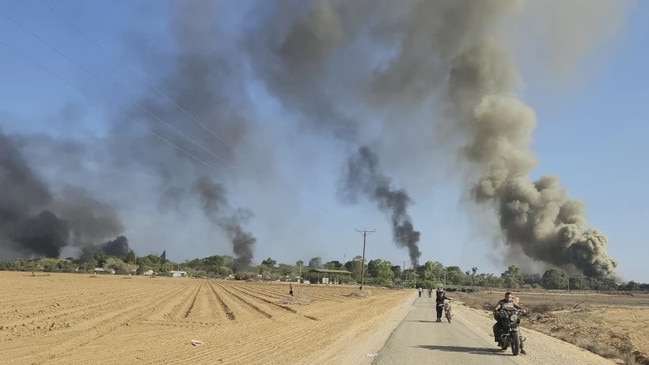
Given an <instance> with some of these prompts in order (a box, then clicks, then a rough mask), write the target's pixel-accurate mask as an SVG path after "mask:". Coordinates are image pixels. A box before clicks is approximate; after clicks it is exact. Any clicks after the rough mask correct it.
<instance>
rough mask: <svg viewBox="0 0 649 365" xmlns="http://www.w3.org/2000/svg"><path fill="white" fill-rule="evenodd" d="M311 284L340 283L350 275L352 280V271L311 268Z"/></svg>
mask: <svg viewBox="0 0 649 365" xmlns="http://www.w3.org/2000/svg"><path fill="white" fill-rule="evenodd" d="M309 274H310V279H311V284H320V283H322V284H330V283H332V282H333V283H334V284H340V282H341V279H342V278H344V277H348V278H349V279H350V280H351V275H352V273H351V272H349V271H347V270H327V269H310V270H309Z"/></svg>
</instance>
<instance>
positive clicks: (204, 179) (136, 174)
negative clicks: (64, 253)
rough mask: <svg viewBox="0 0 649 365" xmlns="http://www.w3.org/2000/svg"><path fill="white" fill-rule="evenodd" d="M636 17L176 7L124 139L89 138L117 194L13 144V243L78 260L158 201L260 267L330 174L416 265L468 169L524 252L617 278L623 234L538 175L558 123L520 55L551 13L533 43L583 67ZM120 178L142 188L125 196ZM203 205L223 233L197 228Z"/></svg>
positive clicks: (208, 221)
mask: <svg viewBox="0 0 649 365" xmlns="http://www.w3.org/2000/svg"><path fill="white" fill-rule="evenodd" d="M626 6H627V4H626V2H622V1H620V2H607V1H592V2H588V5H584V6H582V7H575V6H574V4H573V3H570V4H567V3H565V2H559V1H556V2H548V3H547V5H546V3H545V2H544V3H542V4H539V3H531V2H530V3H528V2H525V1H517V0H487V1H457V0H448V1H415V0H412V1H400V2H395V1H383V0H358V1H353V2H349V1H336V0H332V1H304V0H300V1H290V0H285V1H241V2H215V1H202V0H193V1H185V2H171V3H170V6H169V8H168V9H166V8H165V11H167V10H168V14H166V15H167V16H168V19H164V20H165V23H164V26H163V28H164V31H163V32H162V33H161V34H154V35H152V34H149V33H146V32H142V34H132V33H129V34H128V37H129V38H128V40H127V42H126V44H127V45H128V47H129V48H128V52H130V54H129V55H130V57H132V59H135V60H137V62H139V63H138V66H139V68H137V69H141V70H143V71H142V72H139V71H137V72H134V71H132V70H131V71H130V72H128V76H124V75H122V76H121V77H123V78H124V80H127V81H125V82H124V83H125V84H126V85H129V86H132V85H136V86H132V87H131V88H130V89H129V90H130V92H131V93H133V94H134V95H130V94H129V93H124V94H123V95H112V96H111V97H112V98H113V99H114V102H113V103H112V104H111V105H117V106H118V107H116V108H114V109H111V110H110V111H107V113H108V114H109V116H108V117H106V119H107V122H106V125H105V127H106V132H105V134H103V135H101V137H97V138H94V139H92V140H91V141H90V140H83V141H82V142H79V143H80V144H81V145H82V147H83V148H82V149H81V151H79V152H78V153H75V154H74V158H75V159H81V160H84V161H85V160H91V161H92V163H91V164H87V165H84V164H82V166H78V165H79V164H72V165H73V166H77V170H76V171H75V174H78V175H79V176H84V177H86V178H88V176H96V177H97V178H96V180H99V181H97V182H95V183H94V184H93V185H92V186H91V187H88V188H86V187H85V186H84V188H83V189H82V188H80V187H78V186H76V185H74V184H72V185H70V184H63V183H62V182H61V181H49V180H56V179H57V178H59V176H61V175H60V174H58V175H56V176H54V175H55V174H43V176H39V175H38V174H37V173H36V172H35V171H39V168H44V166H40V165H39V164H38V162H34V161H35V160H36V159H34V158H32V159H29V161H28V160H26V159H25V158H24V156H22V155H21V150H20V148H19V146H18V145H17V143H16V141H15V140H14V139H13V137H12V136H8V135H2V134H0V152H1V154H0V161H1V163H2V165H1V168H2V174H3V175H2V189H1V190H0V198H1V199H2V205H0V217H1V219H2V220H1V221H0V241H1V242H2V246H1V247H2V250H3V251H4V250H11V251H12V252H14V253H16V254H18V253H28V254H30V255H58V254H60V252H61V250H62V248H64V247H66V246H74V247H88V246H92V247H96V246H94V245H97V243H98V242H104V243H105V242H108V240H110V239H112V238H114V237H118V236H119V235H121V234H122V233H124V232H125V231H129V230H136V231H137V230H142V229H143V228H141V227H146V226H147V225H146V224H143V223H142V222H139V221H138V222H135V219H134V221H126V220H120V219H118V215H117V213H116V211H120V212H128V211H129V210H130V209H135V207H137V208H138V209H143V210H145V211H146V212H147V214H151V211H150V210H147V209H148V208H141V206H143V205H146V206H147V207H148V206H149V205H152V206H154V209H153V210H155V211H156V214H158V215H159V216H160V217H162V216H164V217H165V219H168V221H166V222H168V224H167V225H168V227H160V226H163V224H161V223H159V222H157V221H156V218H155V217H154V218H151V221H153V222H154V223H152V224H150V226H153V227H155V230H159V236H157V237H162V238H164V239H165V244H167V245H170V246H172V247H173V246H175V247H176V248H177V250H176V252H184V250H183V249H182V248H178V247H183V245H184V244H185V243H184V242H177V241H183V240H182V239H181V240H179V239H178V237H184V236H185V235H187V234H189V233H186V232H185V231H183V229H182V228H181V227H182V226H183V225H187V224H189V223H188V222H187V221H192V222H191V224H194V225H195V226H192V227H191V228H185V229H186V230H187V232H189V231H192V230H197V227H198V226H200V227H202V225H206V226H209V227H217V229H218V230H219V232H220V233H222V234H223V235H224V237H225V239H227V241H228V242H227V245H228V248H229V249H231V250H232V253H233V254H234V256H235V258H236V262H237V265H238V267H245V266H249V265H250V264H251V263H252V261H253V259H254V254H255V251H256V250H259V249H260V248H267V247H274V246H273V245H274V244H275V242H277V241H280V240H287V238H286V237H285V236H276V235H275V231H276V230H278V229H279V228H278V227H279V226H285V225H286V226H288V225H289V223H290V222H292V221H294V220H296V217H298V216H300V215H301V214H302V212H299V211H298V209H297V208H295V207H296V206H298V205H299V204H294V202H293V201H292V200H297V199H298V198H299V197H298V195H297V194H290V195H289V196H288V197H287V196H285V195H282V196H281V197H277V196H276V195H278V194H274V192H276V191H277V190H279V188H280V186H282V185H290V186H291V187H293V186H295V185H299V184H303V185H300V188H301V189H304V191H307V193H309V190H308V185H309V184H315V183H317V182H319V180H320V179H318V177H319V176H322V177H323V178H322V179H323V180H324V179H325V177H326V178H327V180H325V181H327V182H329V181H331V182H332V183H331V185H336V182H338V183H339V184H340V185H338V186H334V188H333V189H330V191H332V194H336V193H338V194H339V197H341V198H342V200H343V201H344V202H346V203H350V202H352V203H356V204H357V205H361V206H362V205H365V204H368V202H367V201H365V199H367V200H369V204H368V205H370V207H371V208H372V209H376V208H378V211H379V212H380V213H381V214H387V215H388V217H389V222H390V227H389V229H390V230H391V231H392V240H393V242H394V243H395V244H396V245H397V247H399V248H403V249H406V250H407V251H408V255H409V258H410V261H411V263H412V264H413V265H414V264H417V263H418V262H419V260H420V258H421V256H422V248H423V247H427V248H428V246H420V240H421V241H422V244H424V243H425V245H430V246H431V247H432V248H433V249H434V248H435V247H434V240H435V238H434V237H425V235H424V237H421V236H422V235H421V233H420V231H422V229H421V228H419V230H415V228H414V226H413V221H416V222H420V221H421V222H425V224H426V225H428V226H432V228H431V230H432V231H433V232H434V231H435V222H434V221H429V219H428V217H419V216H416V215H414V213H413V210H412V209H409V208H411V205H412V204H413V201H418V202H421V201H422V200H423V199H421V198H420V196H427V194H428V193H429V192H430V191H432V190H435V189H437V188H438V186H436V184H439V183H440V182H439V180H435V179H433V178H432V176H433V173H432V172H430V171H435V170H441V169H443V168H448V166H451V168H452V169H453V170H458V171H461V174H462V177H461V179H462V183H464V184H465V186H463V189H464V191H466V193H467V194H471V198H472V200H473V202H474V203H475V204H478V205H480V206H484V207H488V208H489V209H492V213H491V214H492V215H493V216H495V217H496V218H497V221H498V223H499V227H495V230H497V231H498V232H501V233H502V237H503V241H502V242H501V243H502V246H503V247H504V248H505V249H506V250H509V253H510V254H513V253H519V252H520V253H522V254H523V255H525V256H526V257H527V258H529V259H532V260H534V261H536V262H540V263H542V264H544V265H547V266H558V267H571V268H575V269H576V270H577V271H579V272H582V273H584V274H587V275H596V276H599V275H611V274H614V272H615V268H616V265H617V264H616V262H615V261H614V260H613V259H611V258H610V257H609V256H608V253H607V250H606V247H607V238H606V236H605V235H604V234H603V233H601V232H599V231H598V230H596V229H595V228H592V227H590V225H589V223H588V220H587V219H586V212H585V208H584V207H585V205H584V204H583V203H581V202H579V201H577V200H575V199H573V198H571V197H570V195H569V193H568V191H567V190H566V188H565V187H563V186H561V183H560V179H559V177H557V176H543V177H541V178H539V179H537V180H536V181H533V179H532V178H531V174H532V173H533V172H534V171H535V169H536V168H537V164H538V161H537V157H536V155H535V153H534V151H533V150H532V148H531V143H532V140H533V133H534V130H535V127H536V125H537V123H543V121H537V118H536V115H535V112H534V110H532V108H531V107H530V106H528V105H526V104H525V102H524V100H523V98H522V97H521V88H522V87H523V85H524V83H523V80H522V76H521V74H520V71H519V67H518V65H517V60H519V57H518V56H519V55H518V54H517V51H520V49H519V48H516V47H515V46H514V45H517V46H520V44H521V40H520V39H519V38H518V37H519V33H525V32H523V31H522V30H521V29H522V28H521V29H519V27H522V25H521V24H525V22H526V21H527V20H530V19H532V20H531V21H534V22H538V23H539V24H545V23H544V20H547V19H549V18H551V19H552V24H553V26H552V27H541V26H540V27H537V28H534V32H536V33H535V34H534V35H535V37H536V38H535V39H540V40H543V41H542V42H539V44H538V47H537V45H536V44H535V45H534V46H531V45H530V44H524V45H523V46H524V47H533V48H537V51H538V52H544V53H545V52H547V53H548V54H553V55H555V56H553V57H552V63H553V64H560V65H561V70H563V71H564V72H568V71H565V70H570V69H571V65H574V64H575V63H576V62H577V60H578V59H579V58H580V57H581V56H583V54H585V53H587V52H589V51H590V50H592V48H593V47H596V46H597V45H598V44H599V43H600V40H601V39H605V38H607V37H608V36H609V35H610V34H611V33H612V32H614V31H615V29H617V25H619V24H622V23H623V19H624V14H625V10H626ZM586 8H587V9H586ZM580 9H582V10H583V9H585V10H583V13H582V12H581V11H582V10H580ZM564 10H565V11H564ZM606 13H611V14H615V22H614V23H615V24H614V25H610V24H609V25H607V26H606V27H600V25H601V18H602V14H606ZM539 14H541V15H539ZM552 14H561V16H558V17H552ZM539 17H540V18H539ZM575 19H579V21H575ZM548 28H550V29H548ZM602 28H605V29H602ZM525 34H526V33H525ZM551 40H561V42H560V44H557V43H555V42H552V41H551ZM134 45H135V46H134ZM567 50H569V51H570V52H568V51H567ZM523 59H524V57H523ZM121 69H122V71H124V72H125V70H124V69H123V67H122V68H121ZM125 74H126V72H125ZM142 75H145V76H142ZM115 77H116V78H117V77H118V75H116V76H115ZM134 89H137V90H135V91H134ZM117 94H119V93H117ZM62 138H63V137H62ZM368 146H373V147H372V148H369V147H368ZM90 151H93V153H90ZM56 156H60V155H58V154H57V155H54V156H51V157H50V158H49V159H48V163H49V164H52V163H53V162H56ZM66 156H67V155H66ZM80 156H81V157H80ZM72 159H73V157H72V156H69V157H65V158H64V157H60V158H59V160H60V161H59V163H60V164H64V163H68V162H69V161H71V160H72ZM312 160H314V161H318V162H319V164H316V163H314V164H313V165H310V161H312ZM75 161H76V160H75ZM305 161H308V162H309V164H307V163H305ZM379 161H381V163H379ZM30 163H34V166H31V165H30ZM43 165H45V164H44V163H43ZM88 166H90V167H88ZM69 168H72V167H69ZM340 171H342V174H341V175H339V176H338V175H337V176H335V177H333V178H331V177H330V176H328V175H331V174H338V173H340ZM115 176H118V177H119V178H120V179H119V180H120V181H127V182H128V183H124V182H122V183H121V184H111V182H110V178H115ZM313 176H315V178H314V177H313ZM433 180H434V181H433ZM250 181H252V183H251V182H250ZM393 181H398V182H399V187H398V188H397V187H394V186H393ZM293 184H295V185H293ZM422 185H423V187H422ZM52 186H56V189H55V190H56V191H55V192H53V191H54V190H53V188H52ZM336 188H338V191H336ZM130 190H132V191H130ZM104 194H106V195H107V196H110V197H111V199H109V201H110V203H108V202H105V201H104V200H105V199H103V195H104ZM196 198H198V199H196ZM360 198H364V199H360ZM241 201H244V203H243V204H240V202H241ZM116 204H117V205H116ZM303 204H304V205H307V204H306V203H303ZM278 206H280V207H278ZM436 208H438V209H441V208H439V207H436ZM316 209H317V208H316ZM196 211H198V212H199V213H200V214H201V215H202V217H201V219H202V220H204V222H203V221H201V222H199V223H197V222H196V219H197V217H196V216H194V215H192V214H193V213H194V212H196ZM133 214H134V213H133ZM411 215H412V216H411ZM187 217H189V218H187ZM253 217H255V219H254V220H253V219H252V218H253ZM137 219H141V218H137ZM183 219H186V221H183ZM263 222H272V224H271V223H268V226H269V227H266V232H265V233H264V234H265V235H266V236H263V237H262V235H261V234H262V233H258V232H254V234H253V231H254V230H253V228H252V227H263V224H264V223H263ZM138 223H139V225H138ZM344 223H349V222H344ZM316 224H317V223H316ZM351 225H352V226H354V225H355V224H353V223H352V224H351ZM150 226H149V227H150ZM28 227H29V228H28ZM32 227H38V228H32ZM132 227H135V228H132ZM200 227H199V228H200ZM352 228H353V227H346V228H345V227H337V228H336V229H338V230H341V231H344V230H351V229H352ZM308 230H309V229H308V228H307V229H305V231H308ZM204 231H209V230H204ZM287 231H288V232H291V231H290V230H289V229H287ZM211 233H212V232H211V231H209V233H208V234H204V235H203V236H202V237H201V238H200V240H201V241H202V242H204V243H205V245H206V246H205V247H204V249H205V250H209V252H207V253H206V254H205V256H208V255H211V254H217V253H218V254H220V253H223V252H221V249H222V248H223V245H222V242H221V241H222V240H223V237H218V236H217V237H212V236H211ZM140 234H141V233H140ZM295 236H296V237H293V238H290V240H291V241H290V242H291V244H292V245H294V246H298V245H300V249H303V250H304V251H305V252H312V251H310V249H307V246H308V245H309V243H308V240H305V239H303V238H302V237H298V235H297V234H296V235H295ZM44 237H47V239H44ZM129 237H131V236H130V235H129ZM256 237H260V240H259V241H260V242H263V243H264V245H266V246H261V245H259V244H258V243H257V238H256ZM131 243H132V244H136V245H137V243H135V241H132V242H131ZM117 246H118V247H117V248H119V247H121V246H120V244H119V242H118V243H117ZM321 246H322V245H321ZM172 247H160V248H159V249H158V251H162V249H167V250H168V251H169V253H171V252H173V249H172ZM122 248H124V247H122ZM318 249H324V248H323V247H318ZM433 249H431V251H430V252H434V250H433ZM289 251H292V248H289ZM300 252H303V251H300ZM331 254H332V255H334V253H331ZM335 254H336V255H337V254H338V253H335ZM170 256H171V255H170ZM170 259H172V260H174V259H176V258H174V257H170ZM430 259H432V260H435V259H436V258H435V257H431V258H430Z"/></svg>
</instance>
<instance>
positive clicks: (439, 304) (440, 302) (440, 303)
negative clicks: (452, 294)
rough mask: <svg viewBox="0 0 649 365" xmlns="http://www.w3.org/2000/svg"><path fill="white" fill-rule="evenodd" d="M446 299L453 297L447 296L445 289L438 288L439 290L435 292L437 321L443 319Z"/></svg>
mask: <svg viewBox="0 0 649 365" xmlns="http://www.w3.org/2000/svg"><path fill="white" fill-rule="evenodd" d="M445 300H452V298H449V297H447V296H446V292H444V289H442V288H438V289H437V292H436V293H435V309H436V310H437V322H441V321H442V312H443V311H444V301H445Z"/></svg>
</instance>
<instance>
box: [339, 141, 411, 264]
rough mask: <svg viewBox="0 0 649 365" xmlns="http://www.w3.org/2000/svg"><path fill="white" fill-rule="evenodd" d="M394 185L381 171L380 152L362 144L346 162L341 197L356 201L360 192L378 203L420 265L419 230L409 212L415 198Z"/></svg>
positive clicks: (395, 235)
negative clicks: (414, 225) (414, 226)
mask: <svg viewBox="0 0 649 365" xmlns="http://www.w3.org/2000/svg"><path fill="white" fill-rule="evenodd" d="M391 185H392V181H391V179H390V178H389V177H387V176H386V175H384V174H383V173H382V172H381V168H380V164H379V156H378V154H376V153H375V152H374V151H372V150H371V149H370V148H369V147H367V146H363V147H360V148H359V149H358V152H357V153H356V154H354V155H353V156H350V158H349V160H348V162H347V166H346V169H345V172H344V174H343V179H342V184H341V187H340V190H339V196H340V197H342V198H343V199H345V200H347V201H351V202H355V201H356V200H357V198H358V196H359V195H362V196H365V197H367V198H368V199H370V200H371V201H373V202H375V203H377V205H378V208H379V209H380V210H381V211H383V212H385V213H388V215H389V217H390V221H391V223H392V239H393V240H394V243H395V244H396V245H397V246H399V247H405V248H407V249H408V255H409V256H410V262H411V263H412V265H413V267H417V266H418V264H419V258H420V257H421V251H420V250H419V247H418V243H419V236H420V232H419V231H415V230H414V228H413V225H412V219H411V218H410V216H409V215H408V206H409V205H410V204H411V203H412V200H411V199H410V197H409V196H408V193H406V192H405V191H404V190H398V189H395V188H393V187H392V186H391Z"/></svg>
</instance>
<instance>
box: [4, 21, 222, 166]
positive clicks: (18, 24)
mask: <svg viewBox="0 0 649 365" xmlns="http://www.w3.org/2000/svg"><path fill="white" fill-rule="evenodd" d="M0 15H2V16H3V17H5V18H6V19H9V20H10V21H11V22H12V23H14V24H16V25H17V26H18V27H20V28H21V29H23V30H25V31H26V32H28V33H29V34H31V35H32V36H33V37H34V38H36V39H38V40H39V41H40V42H41V43H43V44H44V45H46V46H47V47H49V48H50V49H51V50H53V51H54V52H56V53H57V54H59V55H60V56H61V57H63V58H65V59H66V60H67V61H68V62H70V63H71V64H73V65H74V66H76V67H78V68H79V69H81V70H82V71H84V72H85V73H86V74H88V75H89V76H90V77H92V78H93V79H94V80H96V81H98V82H99V83H102V84H106V83H105V82H104V81H102V80H100V79H99V78H97V77H96V76H95V75H93V73H92V72H90V71H89V70H88V69H86V68H85V67H83V66H82V65H80V64H79V63H78V62H76V61H75V60H73V59H72V58H71V57H69V56H68V55H66V54H65V53H63V52H62V51H61V50H59V49H58V48H57V47H55V46H54V45H52V44H51V43H49V42H48V41H46V40H45V39H43V38H42V37H41V36H40V35H38V34H37V33H36V32H34V31H32V30H31V29H29V28H27V27H26V26H24V25H23V24H22V23H20V22H19V21H17V20H16V19H14V18H13V17H11V16H9V15H7V14H6V13H4V12H3V11H1V10H0ZM107 86H109V87H112V85H107ZM134 104H135V105H136V106H137V107H138V108H140V109H141V110H143V111H144V112H145V113H147V114H149V115H150V116H152V117H153V118H155V119H156V120H157V121H159V122H161V123H162V124H164V125H166V126H167V127H168V128H169V129H171V130H173V131H174V132H175V133H177V134H178V135H180V136H182V137H183V138H185V139H187V140H188V141H190V142H191V143H193V144H194V145H196V146H198V147H199V148H201V149H202V150H204V151H206V152H207V153H209V154H210V155H212V156H214V157H215V158H217V159H218V160H219V161H221V162H223V163H224V164H226V165H227V166H228V167H231V168H232V167H233V166H232V165H231V164H230V163H228V162H227V161H226V160H224V159H223V158H221V157H220V156H218V155H217V154H215V153H214V152H212V151H211V150H210V149H208V148H207V147H205V146H203V145H202V144H200V143H198V142H197V141H196V140H194V139H193V138H191V137H190V136H188V135H186V134H185V133H183V132H181V131H179V130H178V129H177V128H176V127H174V126H172V125H171V124H169V123H168V122H167V121H165V120H163V119H162V118H160V117H158V116H157V115H155V114H154V113H152V112H151V111H150V110H149V109H147V108H145V107H144V106H142V104H140V103H138V102H135V103H134Z"/></svg>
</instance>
